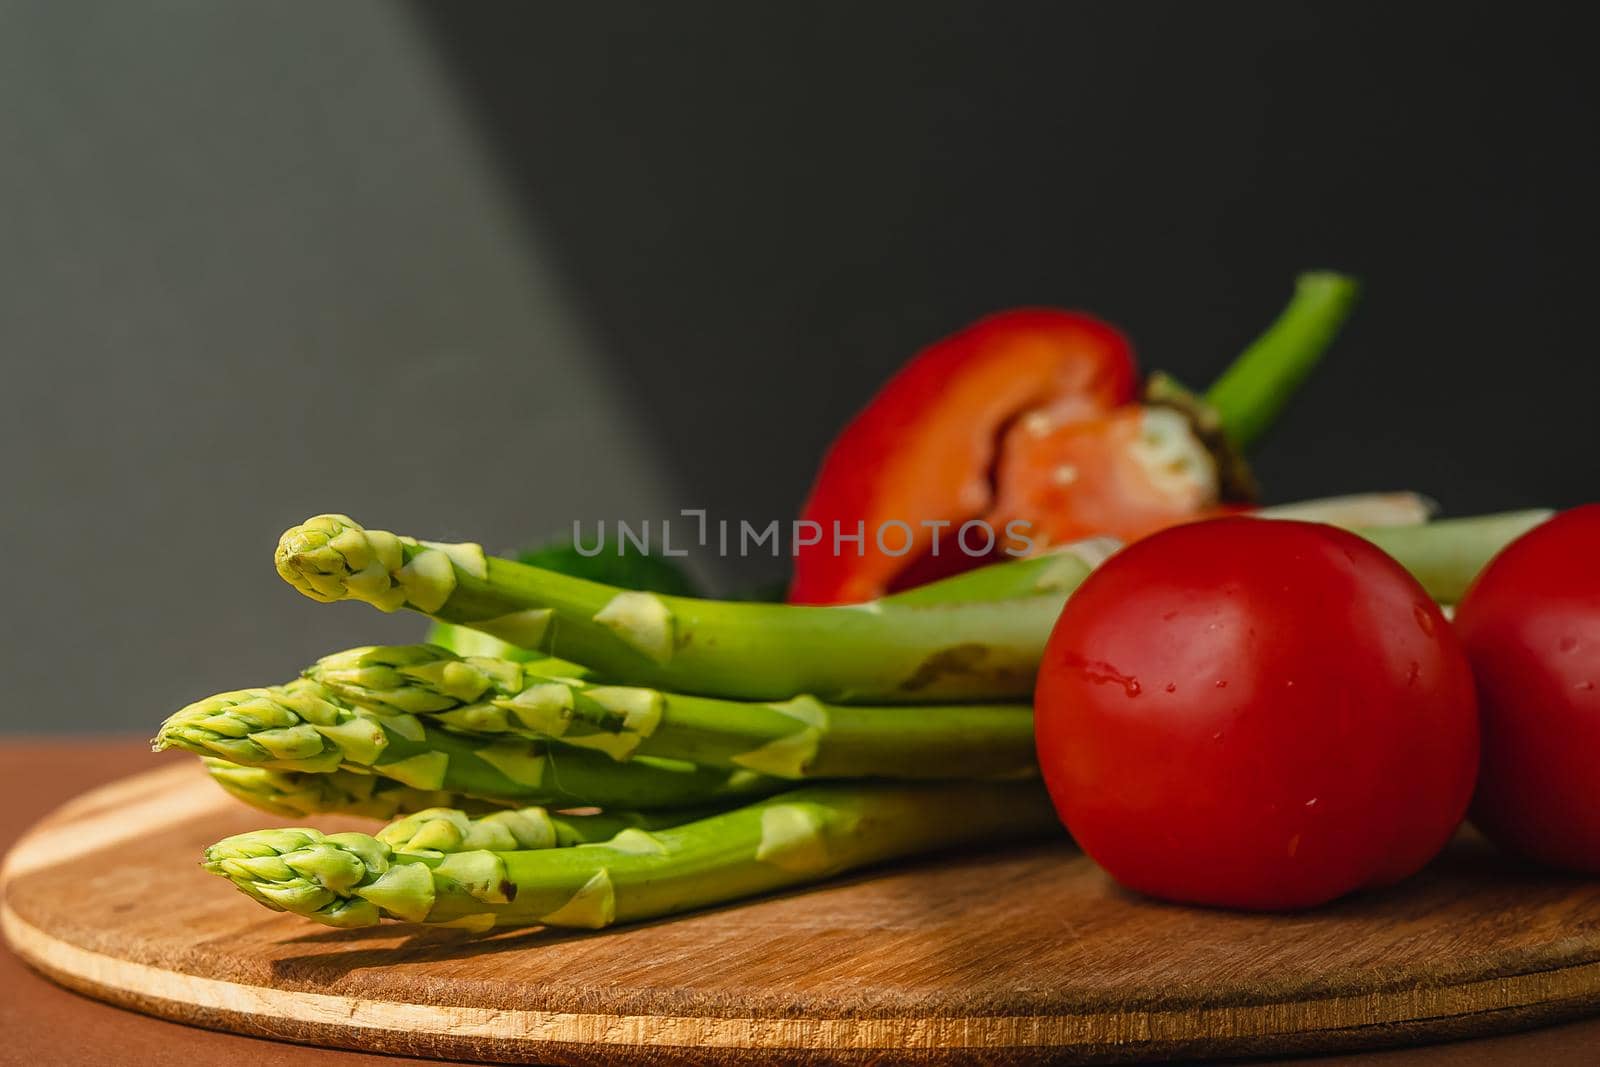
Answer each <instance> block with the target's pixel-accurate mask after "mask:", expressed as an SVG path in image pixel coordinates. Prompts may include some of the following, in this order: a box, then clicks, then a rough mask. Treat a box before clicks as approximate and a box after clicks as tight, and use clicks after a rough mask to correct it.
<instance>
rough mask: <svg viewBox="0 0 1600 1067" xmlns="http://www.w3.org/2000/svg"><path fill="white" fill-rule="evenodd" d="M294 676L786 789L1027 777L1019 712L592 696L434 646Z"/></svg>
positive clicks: (389, 705) (586, 686)
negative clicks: (766, 780) (787, 783)
mask: <svg viewBox="0 0 1600 1067" xmlns="http://www.w3.org/2000/svg"><path fill="white" fill-rule="evenodd" d="M306 677H307V678H310V679H312V680H313V681H315V682H317V683H318V684H320V685H322V686H324V687H326V688H327V689H328V690H330V691H331V692H333V693H336V694H337V695H338V696H339V697H341V698H342V699H344V700H346V701H348V702H350V703H351V704H354V705H357V706H358V707H363V708H367V709H369V710H371V711H374V712H377V713H379V714H380V715H382V714H400V715H408V716H409V715H417V716H421V717H423V718H425V719H426V720H428V721H429V722H434V723H437V724H439V725H442V726H445V727H447V728H451V729H457V730H461V731H465V732H470V733H474V734H480V735H513V736H520V737H526V738H531V739H535V740H550V739H555V740H559V741H561V742H562V743H563V744H566V745H573V746H578V747H582V748H590V749H594V750H597V751H600V752H604V753H606V754H607V755H609V756H611V757H612V758H613V759H618V760H624V759H631V758H633V757H634V756H636V755H639V756H658V757H663V758H669V759H680V760H688V761H691V762H694V763H699V764H704V765H708V766H716V767H730V768H732V767H742V768H745V769H747V770H752V771H758V772H760V773H762V774H768V775H772V776H774V777H778V778H790V779H797V778H984V777H994V776H1002V775H1015V774H1027V773H1030V772H1031V771H1032V769H1033V712H1032V709H1030V708H1029V707H1028V705H1026V704H944V705H927V706H919V707H906V706H903V705H901V706H894V705H891V706H887V707H863V706H859V705H831V704H824V703H822V702H821V701H818V700H815V699H813V698H811V697H794V698H791V699H790V700H786V701H783V702H781V703H771V704H758V703H747V702H739V701H731V700H719V699H715V698H711V697H694V696H683V695H680V694H677V693H664V692H661V691H660V690H656V689H644V688H638V687H631V686H610V685H595V684H592V683H587V682H582V681H579V680H576V679H571V678H560V677H552V676H550V675H547V674H544V673H542V671H539V670H535V665H523V664H519V663H515V662H512V661H510V660H503V659H493V658H486V657H474V658H467V659H464V658H462V657H460V656H457V655H454V654H452V653H451V652H449V651H447V650H445V649H442V648H438V647H436V646H433V645H402V646H370V647H366V648H354V649H350V650H349V651H347V652H338V653H335V654H333V655H331V656H325V657H324V658H323V659H321V660H319V661H318V662H317V664H316V665H315V666H313V667H311V668H309V669H308V670H307V671H306Z"/></svg>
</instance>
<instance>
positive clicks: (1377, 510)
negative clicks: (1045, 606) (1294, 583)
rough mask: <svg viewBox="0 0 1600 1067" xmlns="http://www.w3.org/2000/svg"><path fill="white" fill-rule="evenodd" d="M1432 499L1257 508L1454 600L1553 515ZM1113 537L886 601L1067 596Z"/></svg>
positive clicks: (1399, 496)
mask: <svg viewBox="0 0 1600 1067" xmlns="http://www.w3.org/2000/svg"><path fill="white" fill-rule="evenodd" d="M1430 508H1431V505H1430V504H1429V503H1428V501H1427V500H1426V499H1425V498H1423V497H1419V496H1417V495H1416V494H1414V493H1374V494H1362V495H1359V496H1351V497H1335V498H1331V499H1328V500H1309V501H1305V502H1303V503H1298V504H1278V505H1274V506H1272V507H1266V508H1262V509H1261V510H1260V511H1257V512H1254V513H1253V514H1255V515H1256V516H1257V517H1259V518H1263V519H1299V520H1302V521H1305V522H1326V523H1329V524H1330V525H1333V526H1340V527H1343V528H1345V529H1347V530H1350V531H1351V532H1352V533H1355V534H1359V535H1360V536H1361V537H1364V538H1366V539H1367V540H1368V541H1371V542H1372V543H1373V544H1375V545H1377V546H1378V547H1379V548H1381V549H1383V550H1384V551H1385V552H1387V553H1389V555H1391V556H1393V557H1394V558H1395V559H1396V560H1398V561H1399V562H1400V564H1401V565H1402V566H1404V567H1405V568H1406V569H1407V570H1409V571H1410V572H1411V573H1412V575H1413V576H1414V577H1416V579H1417V580H1418V581H1419V582H1421V583H1422V587H1423V588H1424V589H1426V590H1427V591H1428V593H1429V594H1430V595H1431V596H1432V597H1433V598H1434V599H1435V600H1437V601H1439V602H1440V603H1443V604H1450V603H1454V602H1455V601H1457V600H1459V599H1460V598H1461V594H1462V593H1464V592H1465V591H1466V587H1467V586H1468V585H1469V584H1470V583H1471V582H1472V579H1473V578H1475V577H1476V576H1477V574H1478V572H1479V571H1480V570H1482V569H1483V568H1484V566H1485V565H1486V564H1487V563H1488V562H1489V560H1490V559H1491V558H1492V557H1493V556H1494V554H1495V553H1496V552H1499V551H1500V550H1501V549H1502V548H1504V547H1505V546H1506V545H1508V544H1510V543H1511V542H1512V541H1514V540H1516V539H1517V538H1518V537H1520V536H1521V535H1522V534H1524V533H1526V532H1527V531H1528V530H1530V529H1532V528H1533V527H1535V526H1537V525H1539V523H1541V522H1543V521H1544V520H1546V519H1548V518H1549V517H1550V516H1551V515H1552V514H1553V512H1551V511H1550V510H1549V509H1547V508H1532V509H1529V510H1526V511H1507V512H1501V513H1498V514H1493V515H1474V516H1469V517H1465V518H1457V519H1438V520H1435V521H1433V522H1426V521H1424V520H1425V519H1426V518H1427V515H1428V511H1429V510H1430ZM1117 547H1119V546H1118V543H1117V542H1116V541H1114V540H1112V539H1111V538H1091V539H1090V540H1088V541H1079V542H1076V543H1074V544H1070V545H1063V546H1062V547H1061V548H1059V549H1053V550H1051V551H1050V552H1047V553H1043V554H1041V555H1037V556H1029V557H1027V558H1026V559H1017V560H1007V561H1005V562H1002V563H991V564H989V565H988V566H986V567H979V568H978V569H976V570H971V571H967V572H966V573H964V574H958V575H956V576H955V577H953V578H945V579H943V580H941V581H937V582H930V583H929V584H927V585H921V586H918V587H916V588H915V589H908V590H906V591H905V592H903V593H895V594H893V595H892V596H888V597H885V598H884V600H883V602H884V603H888V602H890V601H893V602H895V603H923V602H926V603H952V602H956V601H965V600H991V599H999V598H1004V597H1024V596H1051V595H1055V596H1059V597H1063V598H1064V597H1065V596H1066V595H1068V594H1070V593H1071V592H1072V590H1073V589H1075V588H1077V586H1078V583H1079V582H1080V581H1082V580H1083V578H1084V577H1087V575H1088V572H1089V571H1090V570H1091V569H1093V567H1095V566H1098V565H1099V563H1100V562H1101V561H1102V560H1103V559H1105V558H1106V557H1107V556H1109V555H1110V554H1111V553H1112V552H1114V551H1115V550H1116V549H1117Z"/></svg>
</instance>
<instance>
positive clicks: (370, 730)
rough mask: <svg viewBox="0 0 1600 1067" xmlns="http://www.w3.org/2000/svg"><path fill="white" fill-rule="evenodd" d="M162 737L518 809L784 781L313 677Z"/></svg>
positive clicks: (679, 797) (249, 693) (167, 728)
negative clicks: (432, 722)
mask: <svg viewBox="0 0 1600 1067" xmlns="http://www.w3.org/2000/svg"><path fill="white" fill-rule="evenodd" d="M153 744H154V746H155V748H157V749H158V750H159V749H163V748H169V747H176V748H182V749H186V750H188V751H190V752H194V753H197V754H199V755H202V756H220V757H222V758H223V759H226V760H228V761H229V762H231V763H237V764H241V765H243V766H247V767H265V768H268V769H272V770H285V771H304V772H309V773H312V774H325V773H328V772H331V771H336V770H340V769H345V770H354V771H358V772H361V773H366V774H376V775H381V776H383V777H385V778H389V779H393V780H395V781H398V782H400V783H402V784H404V785H408V786H411V787H412V788H413V789H418V790H425V791H432V790H444V791H447V792H450V793H460V794H464V795H466V796H470V797H477V798H480V799H486V800H491V801H495V800H498V801H514V802H516V803H519V804H554V805H558V806H582V805H588V804H593V805H597V806H600V807H621V808H629V809H631V808H673V807H684V806H687V805H693V804H703V803H709V802H712V801H715V800H718V799H721V798H731V797H739V796H751V795H762V794H764V793H769V792H775V791H776V790H777V789H779V788H781V787H782V782H780V781H778V780H777V779H770V778H765V777H763V776H762V775H759V774H755V773H753V772H750V771H733V772H731V773H730V772H728V771H726V770H716V769H713V768H705V767H696V766H694V765H693V764H689V763H683V762H679V761H672V760H657V759H650V758H647V757H642V758H640V759H637V760H633V761H631V762H629V763H626V764H622V763H617V762H615V761H613V760H611V759H609V758H607V757H606V756H603V755H601V754H600V753H596V752H585V751H582V750H581V749H560V750H559V751H556V748H555V746H550V745H545V744H541V743H539V742H536V741H528V740H525V739H523V738H517V737H505V738H482V737H466V736H462V735H459V734H454V733H451V732H449V731H446V730H441V729H438V728H437V727H429V726H424V725H423V724H422V723H421V722H420V721H418V720H417V719H416V718H415V717H413V716H409V715H383V716H378V715H373V714H371V713H370V712H365V711H361V710H359V709H356V708H354V707H352V706H351V705H349V704H347V703H345V702H344V701H342V700H340V699H339V698H338V697H337V696H335V695H334V694H333V693H331V692H329V691H328V690H326V689H324V688H323V687H321V686H319V685H317V684H316V683H315V682H310V681H306V680H304V679H301V680H298V681H295V682H291V683H289V684H288V685H285V686H276V687H273V688H267V689H244V690H237V691H234V692H229V693H222V694H219V695H217V696H214V697H211V698H208V699H206V700H202V701H199V702H197V703H194V704H191V705H189V706H188V707H186V708H182V709H180V710H179V711H177V712H175V713H174V714H173V715H172V716H170V717H169V718H168V719H167V721H166V722H164V723H163V724H162V725H161V729H160V731H159V732H158V733H157V734H156V738H155V741H154V742H153Z"/></svg>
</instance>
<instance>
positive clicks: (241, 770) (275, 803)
mask: <svg viewBox="0 0 1600 1067" xmlns="http://www.w3.org/2000/svg"><path fill="white" fill-rule="evenodd" d="M200 762H201V763H203V764H204V765H205V768H206V772H207V773H208V774H210V775H211V780H212V781H214V782H216V783H217V784H218V785H219V786H221V787H222V788H223V789H224V790H226V791H227V792H228V793H229V794H230V795H232V796H234V797H236V798H238V799H239V800H242V801H244V802H245V803H246V804H249V805H250V806H251V807H253V808H260V809H261V810H262V811H268V812H271V813H272V814H274V815H286V816H288V817H290V818H299V817H303V816H306V815H322V814H328V815H365V816H368V817H370V818H374V819H392V818H394V817H395V816H396V815H402V814H405V813H407V812H415V811H426V810H428V809H436V810H437V809H440V808H457V809H464V810H466V811H470V812H473V813H482V812H488V811H496V810H499V809H500V808H501V807H503V806H504V805H503V804H496V803H494V802H493V801H487V800H478V799H476V798H473V797H468V796H463V795H462V794H460V793H450V792H446V791H444V790H439V789H413V788H412V787H411V786H408V785H403V784H401V783H400V782H396V781H394V780H393V779H389V778H381V777H379V776H377V775H374V774H358V773H356V772H355V771H331V772H329V773H326V774H309V773H307V772H305V771H279V770H272V769H270V768H267V767H241V766H240V765H239V764H237V763H230V762H229V761H228V760H225V759H221V758H220V757H217V756H201V757H200Z"/></svg>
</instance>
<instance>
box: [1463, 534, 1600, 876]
mask: <svg viewBox="0 0 1600 1067" xmlns="http://www.w3.org/2000/svg"><path fill="white" fill-rule="evenodd" d="M1597 548H1600V504H1589V505H1587V506H1585V507H1581V508H1575V509H1573V510H1572V511H1568V512H1564V513H1562V514H1560V515H1557V516H1556V517H1555V518H1553V519H1551V520H1550V521H1549V522H1546V523H1545V524H1543V525H1542V526H1536V527H1534V529H1532V530H1530V531H1529V532H1528V533H1526V534H1524V535H1523V536H1522V537H1520V538H1518V539H1517V540H1516V541H1514V542H1512V543H1511V544H1510V545H1509V546H1507V547H1506V549H1505V550H1504V551H1502V552H1501V553H1500V554H1499V555H1498V556H1496V557H1495V558H1494V559H1493V560H1491V561H1490V563H1489V565H1488V566H1487V567H1485V568H1484V570H1483V573H1482V574H1480V575H1478V579H1477V581H1475V582H1474V583H1473V584H1472V587H1471V588H1470V589H1468V590H1467V595H1466V596H1465V597H1463V598H1462V600H1461V604H1460V606H1459V607H1458V609H1457V611H1456V628H1457V630H1458V632H1459V633H1460V634H1461V639H1462V642H1463V644H1465V645H1466V648H1467V654H1468V656H1469V657H1470V658H1471V660H1472V670H1473V673H1474V674H1475V675H1476V676H1477V679H1478V696H1479V699H1480V701H1481V703H1482V709H1483V768H1482V772H1481V774H1480V776H1479V778H1478V792H1477V795H1476V796H1475V797H1474V798H1473V801H1472V821H1473V822H1474V823H1476V824H1477V826H1478V828H1479V829H1480V830H1482V831H1483V832H1484V833H1485V834H1487V835H1488V836H1489V837H1490V838H1492V839H1493V840H1494V841H1496V842H1497V843H1499V844H1500V845H1502V846H1503V847H1505V848H1507V849H1508V850H1510V851H1513V852H1518V853H1521V854H1523V855H1526V856H1529V857H1532V858H1533V859H1537V860H1541V861H1543V862H1545V863H1549V864H1552V865H1555V866H1558V867H1567V868H1571V869H1573V870H1578V871H1586V872H1590V873H1600V772H1597V771H1596V768H1595V753H1596V752H1600V688H1597V686H1600V558H1597V556H1596V550H1597Z"/></svg>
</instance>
